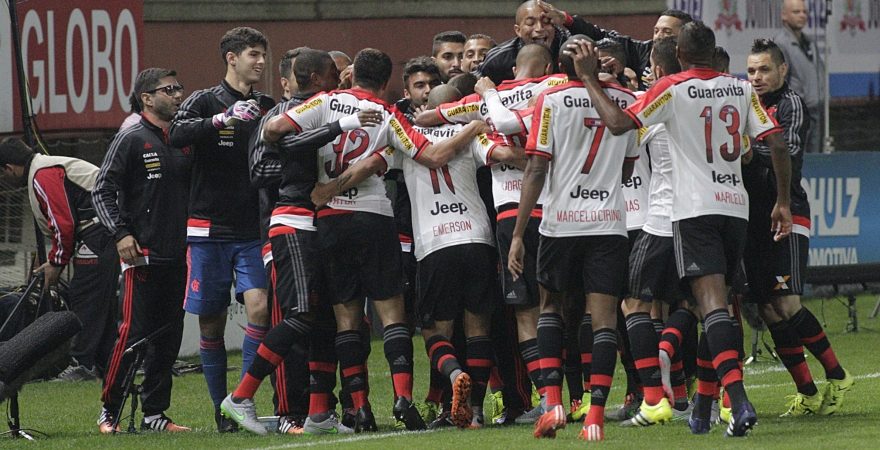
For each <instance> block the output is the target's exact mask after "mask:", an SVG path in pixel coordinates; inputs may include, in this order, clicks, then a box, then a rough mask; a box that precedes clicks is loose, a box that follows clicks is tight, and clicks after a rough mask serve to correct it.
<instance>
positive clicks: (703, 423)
mask: <svg viewBox="0 0 880 450" xmlns="http://www.w3.org/2000/svg"><path fill="white" fill-rule="evenodd" d="M704 401H711V400H706V399H705V398H704V397H702V396H700V395H695V396H694V401H693V403H691V416H690V417H689V418H688V428H690V429H691V433H692V434H706V433H708V432H709V430H710V429H711V428H712V421H711V408H710V415H709V417H701V416H699V415H698V414H697V412H698V411H699V410H700V409H701V408H699V406H698V405H699V403H701V402H704Z"/></svg>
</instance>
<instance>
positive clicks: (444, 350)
mask: <svg viewBox="0 0 880 450" xmlns="http://www.w3.org/2000/svg"><path fill="white" fill-rule="evenodd" d="M425 349H426V350H427V351H428V359H429V360H431V367H433V368H435V369H437V371H438V372H440V373H441V374H442V375H443V376H444V377H446V378H447V379H449V380H450V382H451V381H452V380H454V379H455V378H454V376H457V375H458V373H460V372H461V364H459V363H458V359H457V358H456V357H455V349H454V348H453V347H452V344H451V343H450V342H449V339H448V338H446V336H441V335H439V334H438V335H435V336H431V338H429V339H428V340H427V341H425Z"/></svg>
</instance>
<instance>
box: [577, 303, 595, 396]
mask: <svg viewBox="0 0 880 450" xmlns="http://www.w3.org/2000/svg"><path fill="white" fill-rule="evenodd" d="M578 342H579V343H580V346H579V347H580V350H581V373H582V374H583V377H584V391H589V390H591V389H590V376H591V375H592V369H591V367H590V366H591V364H592V363H593V316H592V315H591V314H584V316H583V318H581V325H580V329H579V335H578Z"/></svg>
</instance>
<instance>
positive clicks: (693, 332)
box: [678, 318, 700, 378]
mask: <svg viewBox="0 0 880 450" xmlns="http://www.w3.org/2000/svg"><path fill="white" fill-rule="evenodd" d="M697 322H698V321H697V319H696V318H694V321H693V322H691V325H690V328H685V329H686V330H688V331H687V332H685V333H684V335H683V336H682V338H683V339H684V341H683V342H682V343H681V347H680V348H679V350H678V351H679V352H681V362H682V365H683V366H684V376H685V378H696V376H697V347H698V346H699V342H700V333H699V332H698V331H697Z"/></svg>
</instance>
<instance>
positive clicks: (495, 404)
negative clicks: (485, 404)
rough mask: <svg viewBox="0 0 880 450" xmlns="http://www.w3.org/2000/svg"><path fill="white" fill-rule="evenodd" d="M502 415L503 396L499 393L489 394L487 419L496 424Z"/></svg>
mask: <svg viewBox="0 0 880 450" xmlns="http://www.w3.org/2000/svg"><path fill="white" fill-rule="evenodd" d="M503 415H504V396H503V395H502V393H501V391H497V392H493V393H492V394H489V419H490V420H491V421H492V423H495V422H497V421H498V420H500V419H501V417H502V416H503Z"/></svg>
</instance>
